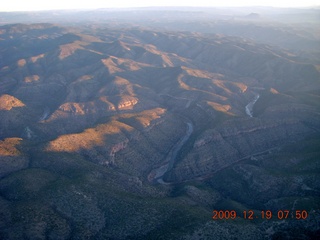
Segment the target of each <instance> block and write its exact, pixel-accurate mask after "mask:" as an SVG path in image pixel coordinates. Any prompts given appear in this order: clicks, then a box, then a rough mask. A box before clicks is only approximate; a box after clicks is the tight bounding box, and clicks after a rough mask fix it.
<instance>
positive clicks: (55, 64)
mask: <svg viewBox="0 0 320 240" xmlns="http://www.w3.org/2000/svg"><path fill="white" fill-rule="evenodd" d="M87 14H89V13H87ZM259 19H260V18H259ZM179 21H180V20H179ZM250 21H251V20H250ZM252 21H253V20H252ZM259 21H260V20H259ZM240 23H241V24H243V22H242V20H241V22H239V24H240ZM135 24H136V23H134V24H132V25H130V24H127V25H126V26H125V27H124V26H122V25H121V24H120V25H117V24H115V25H114V26H113V27H110V23H108V24H103V23H101V22H100V23H94V24H91V23H90V24H82V23H79V22H78V23H77V24H74V26H70V24H69V25H68V24H51V23H34V24H20V23H19V24H6V25H2V26H0V166H1V167H0V216H1V218H0V238H1V239H24V238H27V239H211V237H212V236H213V235H215V236H217V239H225V238H226V237H227V238H228V239H231V238H233V237H238V238H239V239H277V238H282V237H285V238H286V239H294V238H296V237H300V238H301V239H315V238H317V237H319V234H320V228H319V226H320V225H319V219H320V218H319V216H320V211H319V209H320V198H319V192H320V182H319V179H320V178H319V177H320V176H319V174H320V168H319V166H320V165H319V157H320V151H319V149H318V146H319V143H320V134H319V131H320V101H319V100H320V72H319V65H317V64H318V63H319V60H320V59H317V56H316V54H311V51H310V49H308V48H307V47H305V46H306V45H307V44H308V43H310V41H311V40H312V41H314V42H317V43H319V39H315V38H313V37H310V38H307V37H306V39H303V38H302V37H301V38H299V41H305V42H304V43H305V44H306V45H303V46H304V47H302V48H301V49H299V51H300V52H301V55H298V54H297V52H298V51H293V50H292V49H290V48H294V47H295V45H294V43H292V42H291V43H290V44H291V45H290V46H289V48H288V49H285V48H283V39H277V40H276V41H275V42H273V43H275V45H272V44H271V40H270V41H269V39H267V41H266V42H262V41H259V39H254V38H251V35H250V34H249V35H246V34H245V32H242V33H241V34H240V33H239V34H235V35H234V36H231V34H230V32H229V33H227V32H224V33H222V34H221V33H220V34H217V33H213V32H211V33H210V31H208V32H204V31H202V30H201V29H200V30H199V31H198V32H196V31H194V30H192V31H189V30H188V31H186V30H185V29H181V30H184V31H176V30H173V29H174V28H175V24H172V25H170V26H168V27H167V29H163V28H150V27H147V26H143V25H142V26H136V25H135ZM217 24H218V23H217ZM219 24H221V23H219ZM254 24H256V23H254ZM155 25H156V24H155ZM227 25H228V24H227ZM203 26H205V25H201V26H200V27H201V28H202V27H203ZM250 26H251V27H252V26H253V25H250ZM190 27H191V25H190ZM216 27H217V28H218V25H216ZM268 28H270V29H273V27H271V26H269V27H268ZM279 29H281V27H279ZM279 29H278V30H279ZM240 30H241V29H240ZM240 30H239V31H240ZM291 30H292V29H291ZM291 30H290V29H289V28H288V29H287V31H288V32H290V31H291ZM260 31H261V29H259V30H257V33H259V32H260ZM268 31H269V30H268ZM292 31H293V32H294V33H296V32H295V31H296V29H295V30H292ZM286 34H287V32H286ZM284 38H285V37H284ZM268 41H269V42H268ZM308 46H310V45H308ZM314 46H316V44H315V45H314ZM317 46H319V45H317ZM313 49H314V52H315V53H316V52H319V49H318V48H317V47H314V48H313ZM215 209H216V210H235V211H237V213H238V215H239V216H240V215H241V214H242V213H243V211H244V210H246V211H247V210H249V209H251V210H254V212H255V215H258V213H259V214H260V212H261V211H266V210H271V211H273V213H274V218H272V219H270V220H267V219H261V217H260V215H259V218H258V219H254V220H252V221H250V220H248V219H243V218H242V217H241V219H235V220H231V219H229V220H212V211H213V210H215ZM279 210H290V213H291V214H293V215H290V219H286V220H283V221H280V220H279V219H277V217H276V213H277V211H279ZM297 210H301V211H302V210H305V211H307V212H308V218H307V219H305V220H297V219H295V213H296V211H297ZM291 216H292V217H291Z"/></svg>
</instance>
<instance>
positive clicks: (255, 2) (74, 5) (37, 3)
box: [0, 0, 320, 11]
mask: <svg viewBox="0 0 320 240" xmlns="http://www.w3.org/2000/svg"><path fill="white" fill-rule="evenodd" d="M319 5H320V2H319V0H296V1H294V0H293V1H288V0H222V1H221V0H219V1H216V0H213V1H212V0H192V1H190V0H161V1H160V0H141V1H139V0H131V1H130V0H88V1H85V0H78V1H76V0H42V1H41V0H27V1H26V0H2V3H1V4H0V11H29V10H50V9H83V8H119V7H149V6H273V7H307V6H319Z"/></svg>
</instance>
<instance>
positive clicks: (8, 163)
mask: <svg viewBox="0 0 320 240" xmlns="http://www.w3.org/2000/svg"><path fill="white" fill-rule="evenodd" d="M21 141H22V139H21V138H7V139H4V140H3V141H0V169H1V170H0V178H3V177H4V176H6V175H8V174H10V173H12V172H16V171H19V170H21V169H24V168H27V167H28V163H29V159H28V157H27V156H25V155H24V154H23V153H21V152H20V151H19V150H18V149H17V146H19V144H20V142H21Z"/></svg>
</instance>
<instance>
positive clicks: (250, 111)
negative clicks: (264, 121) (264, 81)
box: [246, 93, 260, 117]
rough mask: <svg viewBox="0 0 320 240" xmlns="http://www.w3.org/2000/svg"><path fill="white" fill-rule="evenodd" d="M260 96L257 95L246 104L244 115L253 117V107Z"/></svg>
mask: <svg viewBox="0 0 320 240" xmlns="http://www.w3.org/2000/svg"><path fill="white" fill-rule="evenodd" d="M259 97H260V95H259V94H258V93H257V94H256V95H255V97H254V99H253V100H252V101H251V102H249V103H248V105H247V106H246V114H247V115H248V116H249V117H253V106H254V104H255V103H256V102H257V101H258V99H259Z"/></svg>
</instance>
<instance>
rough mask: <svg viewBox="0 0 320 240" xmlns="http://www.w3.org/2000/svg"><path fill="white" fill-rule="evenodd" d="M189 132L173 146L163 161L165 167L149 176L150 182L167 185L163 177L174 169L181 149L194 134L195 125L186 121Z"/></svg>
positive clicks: (157, 169) (155, 170)
mask: <svg viewBox="0 0 320 240" xmlns="http://www.w3.org/2000/svg"><path fill="white" fill-rule="evenodd" d="M186 125H187V130H186V133H185V135H184V136H183V137H181V138H180V140H179V141H178V142H177V143H176V144H175V145H174V146H173V148H172V149H171V150H170V152H169V153H168V155H167V156H166V158H165V160H164V161H163V163H164V164H163V165H162V166H160V167H159V168H156V169H153V170H152V171H151V173H150V174H149V176H148V180H149V181H150V182H158V183H161V184H166V182H164V181H163V176H164V175H165V174H166V173H167V172H168V171H170V170H171V169H172V167H173V165H174V162H175V160H176V157H177V155H178V153H179V151H180V149H181V148H182V147H183V145H184V144H185V143H186V142H187V141H188V139H189V138H190V136H191V134H192V132H193V124H192V122H191V121H189V120H187V121H186Z"/></svg>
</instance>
